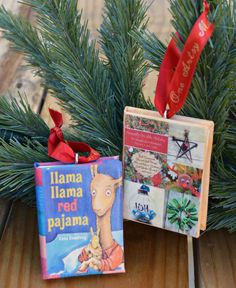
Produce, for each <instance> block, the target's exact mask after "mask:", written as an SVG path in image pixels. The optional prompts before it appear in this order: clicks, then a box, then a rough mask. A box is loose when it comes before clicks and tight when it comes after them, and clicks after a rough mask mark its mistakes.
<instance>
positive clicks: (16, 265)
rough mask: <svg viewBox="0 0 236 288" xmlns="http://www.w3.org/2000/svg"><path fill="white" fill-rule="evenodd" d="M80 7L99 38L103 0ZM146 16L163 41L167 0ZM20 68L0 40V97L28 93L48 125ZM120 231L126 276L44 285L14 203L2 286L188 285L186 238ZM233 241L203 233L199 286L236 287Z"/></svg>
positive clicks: (1, 250) (32, 241) (0, 254)
mask: <svg viewBox="0 0 236 288" xmlns="http://www.w3.org/2000/svg"><path fill="white" fill-rule="evenodd" d="M148 2H152V0H148ZM1 3H3V4H5V5H6V7H7V8H9V9H11V10H12V11H14V12H15V13H21V14H22V13H23V14H24V15H25V16H26V17H28V18H30V19H32V20H33V15H32V12H31V11H30V9H29V8H22V6H21V5H20V4H17V1H16V0H0V4H1ZM79 7H81V8H83V9H84V17H85V18H89V27H90V28H91V30H92V36H93V37H97V35H98V34H97V31H96V29H97V28H98V25H99V24H100V23H101V13H102V7H103V0H96V1H92V0H89V1H88V0H79ZM149 16H150V30H151V31H154V32H155V33H157V34H158V36H159V37H161V39H162V40H163V41H165V40H168V39H169V33H170V31H171V28H170V25H169V19H170V15H169V13H168V1H167V0H154V1H153V5H152V8H151V9H150V10H149ZM22 64H23V59H22V56H21V55H17V54H15V53H13V52H11V51H10V50H9V43H7V42H6V41H5V40H3V39H0V94H3V93H6V92H7V91H10V92H11V93H12V94H13V95H14V96H17V92H18V90H19V89H20V91H21V92H22V93H24V92H26V93H27V96H28V99H29V102H30V103H31V105H32V107H33V109H34V110H35V111H38V112H40V111H41V110H42V112H41V115H42V116H43V117H44V119H46V121H47V122H49V121H48V114H47V107H48V106H53V107H54V105H55V104H54V103H55V100H54V99H53V98H52V97H51V96H50V97H49V96H47V97H46V101H44V96H45V94H44V91H43V88H42V87H40V81H39V79H37V78H34V77H33V76H32V73H31V72H30V71H28V70H25V68H23V67H22ZM156 77H157V75H156V73H151V74H150V76H149V77H148V79H147V80H146V87H145V89H144V93H145V95H146V96H150V97H153V95H154V89H155V85H156ZM42 104H43V105H42ZM41 108H42V109H41ZM49 124H50V123H49ZM11 205H12V204H11V203H10V202H5V201H2V200H1V201H0V234H1V228H2V229H3V228H4V227H5V225H4V224H5V223H6V219H8V218H9V217H8V215H9V213H8V212H9V210H10V207H11ZM124 228H125V256H126V269H127V273H126V274H122V275H106V276H94V277H82V278H71V279H60V280H50V281H42V280H41V279H40V263H39V261H40V258H39V242H38V232H37V221H36V211H35V209H33V208H28V207H26V206H24V205H23V204H20V203H17V204H14V207H13V212H12V213H11V216H10V218H9V221H8V225H7V227H6V229H5V233H4V236H3V239H2V241H1V242H0V259H1V262H0V288H18V287H19V288H38V287H40V288H41V287H55V288H60V287H68V288H72V287H81V288H90V287H91V288H96V287H99V288H103V287H105V288H110V287H112V288H116V287H119V288H120V287H126V288H132V287H136V288H139V287H142V288H146V287H148V288H162V287H167V288H168V287H170V288H175V287H179V288H182V287H183V288H184V287H188V274H187V261H188V258H187V239H186V238H185V237H184V236H178V235H177V234H175V233H171V232H167V231H162V230H160V229H156V228H152V227H148V226H145V225H141V224H137V223H133V222H127V223H125V227H124ZM235 243H236V234H235V233H234V234H229V233H227V232H225V231H222V230H221V231H212V232H210V233H205V234H204V235H203V236H202V237H201V239H200V240H199V241H198V242H197V256H198V257H197V258H196V259H197V263H198V271H197V272H198V279H197V280H198V282H199V287H203V288H215V287H219V288H224V287H225V288H226V287H227V288H233V287H236V249H235V246H236V244H235ZM191 288H192V287H191Z"/></svg>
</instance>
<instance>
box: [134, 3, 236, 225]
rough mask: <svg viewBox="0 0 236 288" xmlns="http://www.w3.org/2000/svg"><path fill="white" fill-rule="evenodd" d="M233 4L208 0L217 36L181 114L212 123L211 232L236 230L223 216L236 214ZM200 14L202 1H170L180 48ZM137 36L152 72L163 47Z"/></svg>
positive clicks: (230, 219)
mask: <svg viewBox="0 0 236 288" xmlns="http://www.w3.org/2000/svg"><path fill="white" fill-rule="evenodd" d="M232 4H233V3H232V1H229V2H228V1H222V2H220V3H219V2H218V1H211V8H212V9H211V15H210V16H209V17H210V20H211V21H212V22H214V24H215V31H214V34H213V36H212V37H211V40H210V41H209V43H208V44H207V45H206V47H205V49H204V51H203V53H202V55H201V58H200V61H199V63H198V66H197V69H196V72H195V75H194V79H193V81H192V85H191V89H190V91H189V95H188V98H187V101H186V104H185V106H184V108H183V110H182V113H183V114H184V115H186V116H191V117H195V118H203V119H209V120H213V121H214V122H215V136H214V149H213V156H212V177H211V178H212V181H211V183H212V184H211V187H210V192H211V193H210V195H211V202H212V206H211V209H210V217H209V223H210V228H222V227H226V228H229V229H231V230H232V229H233V230H235V229H236V221H235V217H233V216H232V214H231V212H227V213H226V214H225V215H224V213H223V212H224V211H226V210H227V209H229V207H231V208H232V211H235V210H234V209H235V206H234V204H233V203H232V200H233V199H234V198H235V197H236V181H235V178H234V176H232V175H233V172H234V173H235V171H236V166H235V161H234V160H235V139H236V129H235V128H236V126H235V120H234V119H235V118H233V117H232V115H235V91H236V89H235V88H236V84H235V76H236V30H235V19H236V18H235V15H236V14H235V9H233V8H235V7H236V6H234V7H233V5H232ZM234 5H235V1H234ZM202 9H203V7H202V4H201V1H184V0H178V1H177V0H172V1H171V2H170V11H171V14H172V25H173V27H174V28H175V30H176V31H178V33H179V34H180V37H181V39H183V42H182V43H181V42H178V45H179V48H180V49H182V48H183V43H184V42H185V41H186V39H187V37H188V35H189V33H190V31H191V29H192V26H193V25H194V23H195V21H196V20H197V18H198V17H199V15H200V13H201V12H202ZM136 35H137V39H138V41H139V43H140V45H142V47H143V48H144V50H145V53H146V54H145V55H146V57H147V59H148V60H149V61H151V62H152V64H151V65H152V66H153V68H154V69H156V70H159V69H160V64H161V61H162V59H163V56H164V53H163V52H164V51H163V48H164V45H163V44H162V43H161V42H160V40H159V39H158V38H157V37H156V36H155V35H153V34H150V33H148V32H146V31H138V32H137V33H136ZM219 35H221V36H220V37H219ZM233 111H234V112H233ZM222 182H223V183H224V184H223V185H222Z"/></svg>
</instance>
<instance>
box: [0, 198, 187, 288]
mask: <svg viewBox="0 0 236 288" xmlns="http://www.w3.org/2000/svg"><path fill="white" fill-rule="evenodd" d="M124 226H125V227H124V231H125V257H126V269H127V273H125V274H116V275H104V276H90V277H80V278H77V277H75V278H70V279H69V278H68V279H61V280H50V281H43V280H41V278H40V256H39V241H38V232H37V229H36V227H37V223H36V211H35V209H33V208H28V209H25V206H24V205H23V204H19V203H17V204H16V207H15V210H14V214H13V216H12V219H11V222H10V225H9V226H8V228H7V230H6V233H5V235H4V238H3V240H2V242H0V251H1V257H2V259H4V261H1V262H0V279H1V288H15V287H17V288H26V287H34V288H38V287H40V288H44V287H49V286H50V287H52V288H53V287H55V288H66V287H67V288H68V287H77V285H79V287H80V288H83V287H84V288H87V287H93V288H97V287H99V288H108V287H113V288H120V287H137V288H139V287H140V288H141V287H142V288H143V287H150V288H156V287H172V288H175V287H181V288H184V287H188V272H187V261H188V260H187V259H188V256H187V250H186V238H185V237H184V236H181V235H178V234H175V233H171V232H167V231H163V230H160V229H153V228H152V227H149V226H146V225H141V224H138V223H132V222H126V223H125V224H124Z"/></svg>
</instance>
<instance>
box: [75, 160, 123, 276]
mask: <svg viewBox="0 0 236 288" xmlns="http://www.w3.org/2000/svg"><path fill="white" fill-rule="evenodd" d="M91 173H92V177H93V179H92V181H91V185H90V193H91V199H92V209H93V211H94V213H95V214H96V220H97V221H96V223H97V231H99V241H100V245H101V248H102V257H101V259H97V258H95V257H92V258H89V255H88V254H87V253H86V251H85V250H86V249H85V248H84V249H83V250H82V252H81V254H80V255H79V260H80V262H82V265H81V266H83V267H96V268H98V270H100V271H111V270H114V269H116V268H117V267H118V266H119V265H120V264H121V263H123V249H122V248H121V246H120V245H119V244H118V243H117V242H116V241H115V240H114V239H113V236H112V227H111V209H112V206H113V204H114V201H115V196H116V195H115V193H116V190H117V188H118V187H119V186H121V185H122V177H120V178H118V179H114V178H112V177H111V176H109V175H105V174H101V173H98V166H97V165H92V166H91ZM79 271H80V272H82V270H81V267H80V269H79Z"/></svg>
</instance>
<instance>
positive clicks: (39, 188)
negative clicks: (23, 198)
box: [35, 167, 49, 279]
mask: <svg viewBox="0 0 236 288" xmlns="http://www.w3.org/2000/svg"><path fill="white" fill-rule="evenodd" d="M35 190H36V205H37V214H38V230H39V244H40V256H41V275H42V278H43V279H48V278H49V277H48V276H49V275H48V273H47V261H46V259H47V255H46V221H45V213H44V211H45V192H44V189H43V171H42V168H40V167H35Z"/></svg>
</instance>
